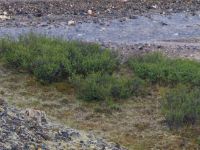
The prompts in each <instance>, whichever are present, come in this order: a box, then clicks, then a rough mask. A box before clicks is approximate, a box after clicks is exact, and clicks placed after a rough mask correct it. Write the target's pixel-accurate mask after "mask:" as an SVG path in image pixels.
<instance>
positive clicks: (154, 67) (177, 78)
mask: <svg viewBox="0 0 200 150" xmlns="http://www.w3.org/2000/svg"><path fill="white" fill-rule="evenodd" d="M128 64H129V66H130V68H132V69H133V71H134V73H135V74H136V75H138V76H139V77H141V78H143V79H146V80H149V81H150V82H152V83H160V84H172V85H174V84H177V83H186V84H187V83H190V84H192V85H200V63H198V62H195V61H192V60H183V59H170V58H168V57H165V56H163V55H162V54H160V53H150V54H146V55H143V56H139V57H135V58H131V59H130V60H129V62H128Z"/></svg>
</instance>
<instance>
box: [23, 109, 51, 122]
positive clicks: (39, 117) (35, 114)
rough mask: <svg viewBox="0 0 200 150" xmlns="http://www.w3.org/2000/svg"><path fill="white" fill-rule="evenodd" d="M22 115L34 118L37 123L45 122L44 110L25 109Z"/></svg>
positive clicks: (28, 118) (30, 118) (29, 118)
mask: <svg viewBox="0 0 200 150" xmlns="http://www.w3.org/2000/svg"><path fill="white" fill-rule="evenodd" d="M24 115H25V117H26V119H27V120H32V119H34V120H36V121H37V122H38V124H40V125H41V124H42V123H43V122H45V123H46V122H47V119H46V114H45V112H44V111H40V110H36V109H25V111H24Z"/></svg>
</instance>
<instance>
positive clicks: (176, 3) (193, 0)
mask: <svg viewBox="0 0 200 150" xmlns="http://www.w3.org/2000/svg"><path fill="white" fill-rule="evenodd" d="M199 8H200V2H199V1H198V0H190V1H188V0H109V1H104V0H81V1H80V0H73V1H71V0H1V1H0V10H1V12H5V11H6V12H7V13H8V14H9V15H12V16H15V15H17V16H27V17H38V18H40V17H44V16H46V17H48V16H51V15H55V16H58V15H59V16H60V18H61V17H62V16H64V18H63V19H69V18H73V19H78V20H81V21H82V20H88V19H91V18H92V19H93V20H96V19H102V18H109V19H113V18H122V17H129V18H134V17H135V15H141V14H147V13H149V12H159V13H171V12H180V11H188V12H191V13H195V11H198V10H199Z"/></svg>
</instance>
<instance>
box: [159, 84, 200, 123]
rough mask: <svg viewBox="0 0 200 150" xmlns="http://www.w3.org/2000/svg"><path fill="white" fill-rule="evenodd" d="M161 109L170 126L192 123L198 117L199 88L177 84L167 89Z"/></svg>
mask: <svg viewBox="0 0 200 150" xmlns="http://www.w3.org/2000/svg"><path fill="white" fill-rule="evenodd" d="M162 111H163V113H164V115H165V117H166V121H167V124H168V125H169V126H170V127H180V126H183V125H190V124H194V123H196V122H197V121H199V119H200V90H199V89H198V88H189V87H186V86H183V85H179V86H177V87H176V88H174V89H171V90H169V91H168V92H167V93H166V95H165V97H164V100H163V102H162Z"/></svg>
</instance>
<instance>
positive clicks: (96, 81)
mask: <svg viewBox="0 0 200 150" xmlns="http://www.w3.org/2000/svg"><path fill="white" fill-rule="evenodd" d="M77 81H78V82H77ZM74 82H76V83H77V84H76V85H77V87H78V88H79V97H80V98H81V99H84V100H89V101H91V100H106V99H108V98H114V99H127V98H129V97H131V96H138V95H142V94H144V93H145V90H144V89H145V87H144V85H145V82H144V81H143V80H142V79H140V78H134V79H127V78H124V77H120V78H119V77H114V76H111V75H108V74H101V73H92V74H90V75H88V76H87V77H86V78H85V79H80V78H79V79H77V78H75V81H74Z"/></svg>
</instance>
